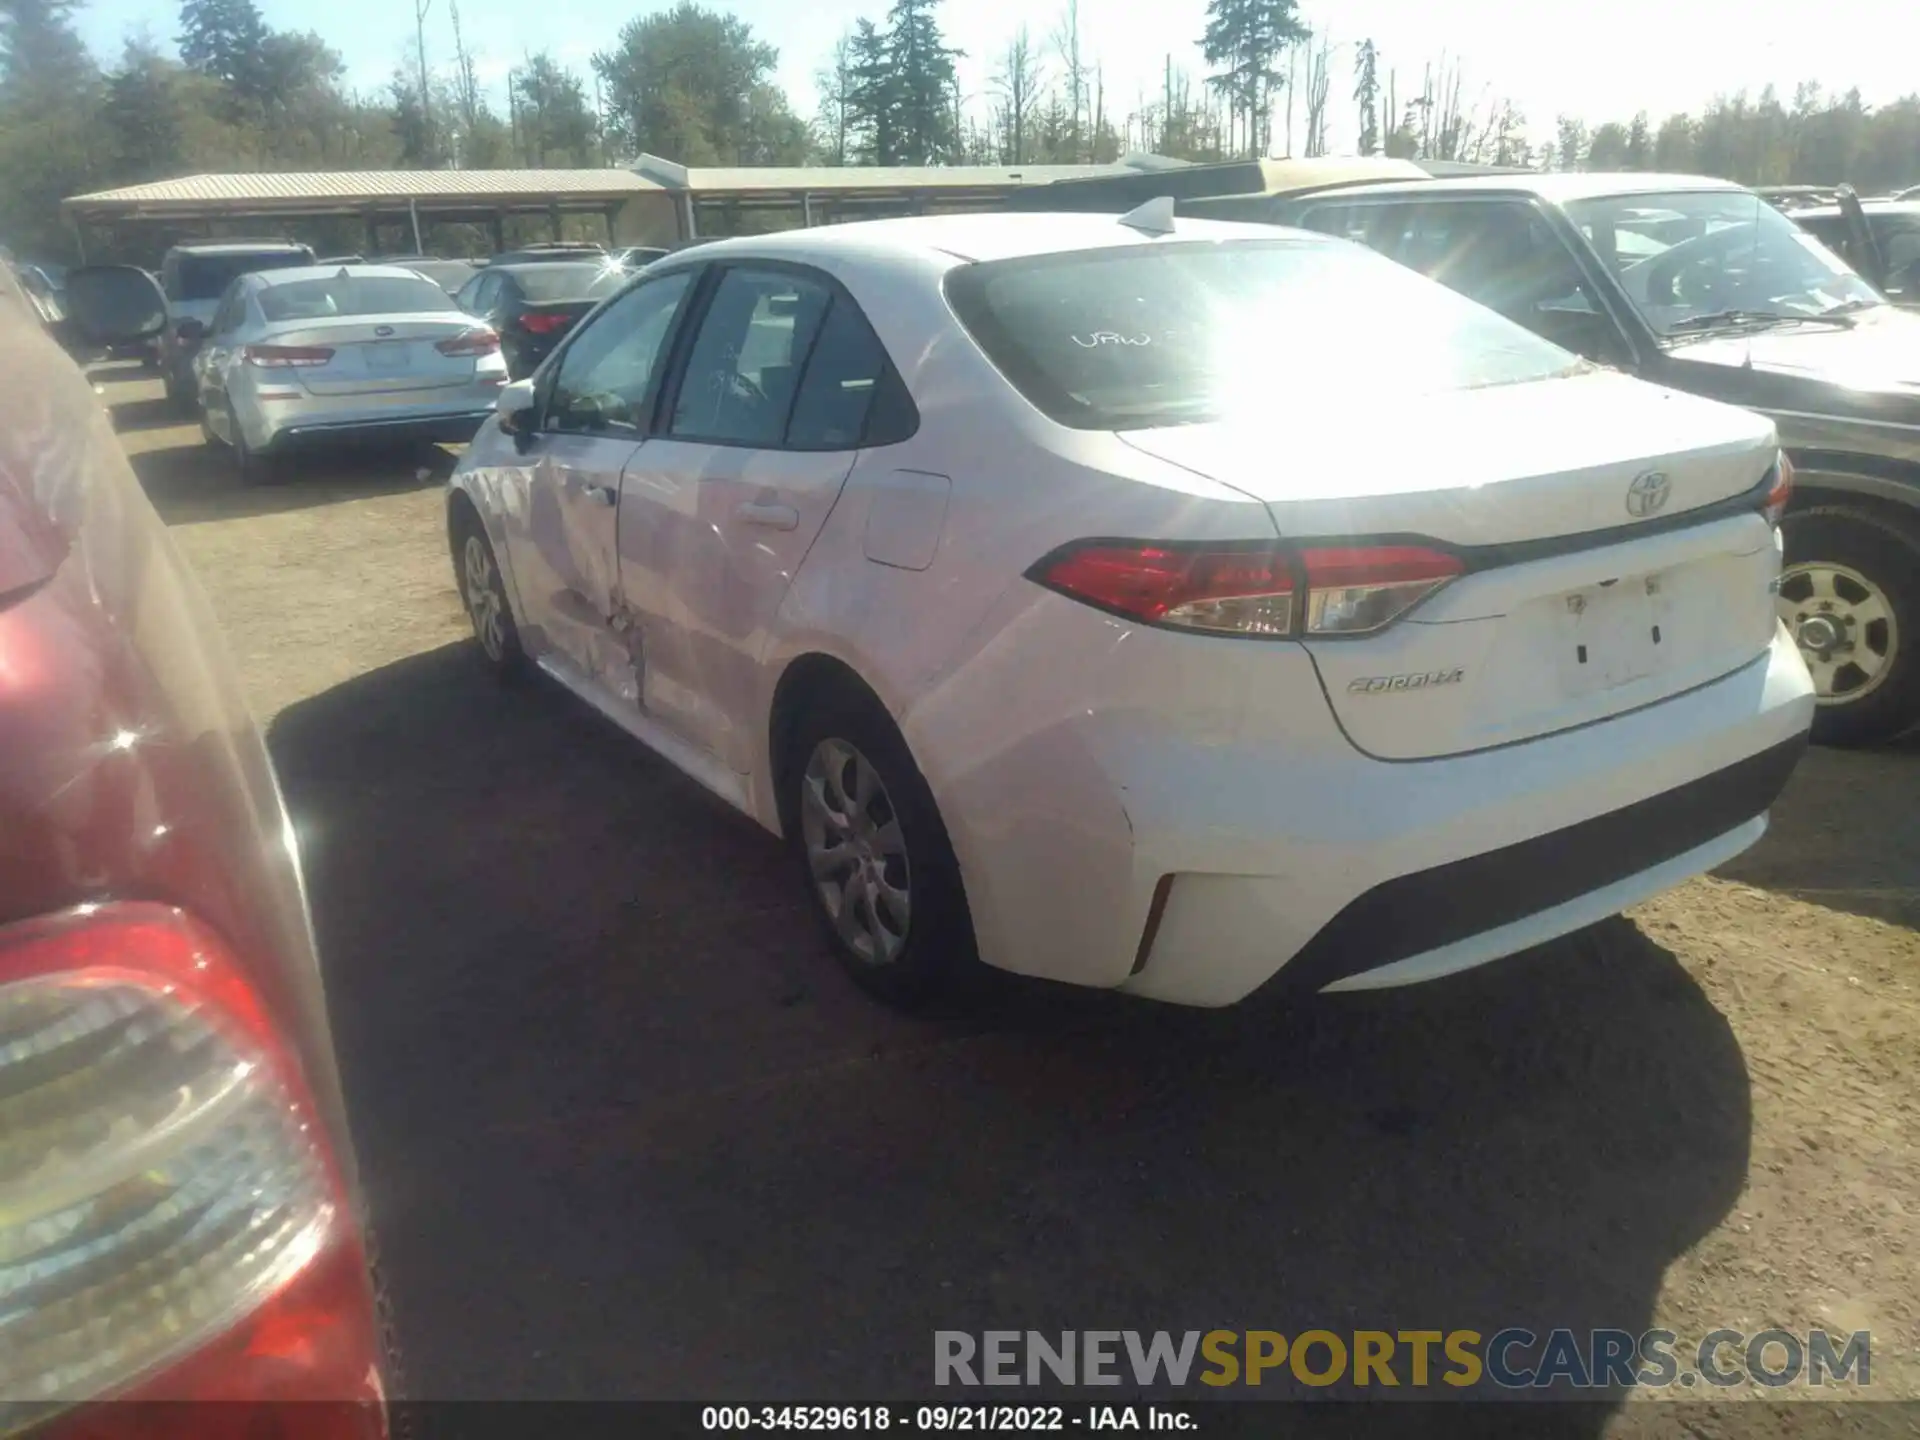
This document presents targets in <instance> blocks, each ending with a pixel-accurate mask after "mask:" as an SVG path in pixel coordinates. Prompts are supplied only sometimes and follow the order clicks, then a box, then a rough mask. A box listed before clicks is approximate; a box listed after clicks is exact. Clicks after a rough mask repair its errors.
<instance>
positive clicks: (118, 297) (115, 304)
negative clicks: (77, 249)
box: [66, 265, 193, 345]
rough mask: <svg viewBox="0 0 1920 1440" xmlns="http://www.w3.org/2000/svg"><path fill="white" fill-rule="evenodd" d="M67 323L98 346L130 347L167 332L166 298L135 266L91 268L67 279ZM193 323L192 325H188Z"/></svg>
mask: <svg viewBox="0 0 1920 1440" xmlns="http://www.w3.org/2000/svg"><path fill="white" fill-rule="evenodd" d="M66 309H67V315H66V318H67V320H68V321H69V322H70V323H71V325H72V328H73V329H74V330H75V331H76V332H77V333H78V334H79V335H80V336H81V337H82V338H84V339H86V340H88V341H91V342H92V343H93V344H95V345H130V344H133V343H135V342H136V341H140V340H151V339H152V338H153V337H154V336H155V335H158V334H159V333H160V332H161V331H162V330H164V329H166V328H167V298H166V296H165V295H163V294H162V293H161V291H160V286H159V284H158V282H156V281H155V280H154V278H153V276H151V275H149V274H148V273H147V272H146V271H144V270H142V269H140V268H139V267H138V266H135V265H88V266H85V267H83V268H81V269H79V270H75V271H73V272H71V273H70V274H69V275H68V276H67V295H66ZM189 323H193V322H189Z"/></svg>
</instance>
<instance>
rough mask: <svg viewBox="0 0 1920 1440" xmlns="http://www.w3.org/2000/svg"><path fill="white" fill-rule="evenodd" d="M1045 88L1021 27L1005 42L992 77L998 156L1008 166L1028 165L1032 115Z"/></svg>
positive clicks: (1042, 73)
mask: <svg viewBox="0 0 1920 1440" xmlns="http://www.w3.org/2000/svg"><path fill="white" fill-rule="evenodd" d="M1045 84H1046V74H1045V70H1044V68H1043V67H1042V66H1041V64H1040V56H1039V54H1038V53H1037V52H1036V51H1035V50H1034V47H1033V39H1032V37H1031V36H1030V35H1028V33H1027V27H1026V26H1024V25H1022V26H1021V27H1020V28H1019V29H1018V30H1016V31H1014V32H1013V38H1012V39H1011V40H1009V41H1008V42H1007V48H1006V52H1005V53H1004V54H1003V55H1002V56H1001V57H1000V68H999V70H998V71H996V72H995V73H994V77H993V88H994V90H995V92H996V94H997V95H998V97H999V103H998V104H997V105H995V107H994V118H995V122H996V124H997V126H998V128H999V131H1000V150H1001V155H1002V157H1003V160H1004V163H1006V164H1008V165H1024V164H1026V163H1027V142H1028V140H1029V138H1030V137H1029V131H1030V130H1031V128H1032V124H1033V111H1034V107H1035V106H1036V105H1037V104H1038V103H1039V101H1040V95H1041V91H1042V89H1043V87H1044V86H1045Z"/></svg>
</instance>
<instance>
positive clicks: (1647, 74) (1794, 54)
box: [82, 0, 1920, 150]
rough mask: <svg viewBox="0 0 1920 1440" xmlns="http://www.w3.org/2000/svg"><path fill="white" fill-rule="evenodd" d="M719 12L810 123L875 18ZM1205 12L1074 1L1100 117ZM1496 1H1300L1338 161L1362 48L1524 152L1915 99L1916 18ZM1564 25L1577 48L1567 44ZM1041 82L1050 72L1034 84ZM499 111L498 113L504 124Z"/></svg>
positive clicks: (323, 11) (382, 44)
mask: <svg viewBox="0 0 1920 1440" xmlns="http://www.w3.org/2000/svg"><path fill="white" fill-rule="evenodd" d="M260 3H261V7H262V9H263V11H264V12H265V14H266V17H267V20H268V23H269V24H272V25H274V26H276V27H282V28H290V29H317V30H319V31H320V33H321V34H322V35H323V36H324V37H325V38H326V39H327V41H328V42H329V43H330V44H332V45H333V46H334V47H335V48H337V49H338V50H339V51H340V53H341V54H342V55H343V56H344V57H345V59H346V62H347V66H348V71H349V77H350V79H351V81H352V82H353V83H354V84H355V85H356V86H359V87H361V88H365V89H373V88H377V87H381V86H384V84H385V82H386V79H387V77H388V76H389V75H390V74H391V73H392V71H393V68H394V66H395V65H396V64H397V63H399V62H400V61H401V60H402V59H403V58H404V57H405V56H406V54H407V46H408V43H409V40H410V38H411V35H412V31H413V6H412V4H411V3H410V0H326V3H325V4H323V5H316V4H313V3H311V0H260ZM1053 3H1054V0H1043V3H1042V4H1039V5H1036V4H1032V3H1021V0H953V3H949V4H947V5H946V6H945V7H944V14H943V16H942V21H943V24H944V25H945V27H946V31H947V34H948V37H949V39H950V42H951V43H953V44H955V45H957V46H959V47H960V48H961V49H963V50H965V51H966V52H967V58H966V60H965V61H963V62H962V67H961V79H962V83H963V85H964V86H965V88H966V89H967V90H968V92H969V93H972V94H977V95H979V96H980V97H981V102H982V105H983V106H984V103H985V100H986V97H987V95H988V92H989V81H990V77H991V75H992V73H993V71H994V69H995V68H996V63H997V57H998V55H999V54H1000V53H1001V52H1002V51H1003V50H1004V48H1005V46H1006V42H1007V39H1008V37H1009V36H1010V35H1011V34H1012V32H1013V31H1014V29H1015V27H1017V26H1018V25H1019V24H1021V23H1022V21H1025V22H1026V23H1027V24H1028V25H1029V27H1030V29H1031V31H1032V32H1033V34H1034V38H1035V39H1036V40H1037V41H1038V40H1042V39H1043V38H1044V37H1045V36H1046V35H1048V34H1049V33H1050V32H1051V31H1052V29H1053V26H1054V23H1055V22H1056V20H1057V19H1058V17H1059V14H1060V13H1061V11H1058V10H1050V9H1049V8H1047V7H1048V6H1049V5H1051V4H1053ZM446 5H447V0H433V8H432V11H431V12H430V14H429V17H428V34H427V45H428V52H429V59H430V60H431V61H432V62H434V63H436V64H439V63H444V62H446V61H447V60H448V59H449V58H450V57H451V54H452V48H453V42H452V34H451V31H450V30H449V28H448V23H447V10H446ZM664 8H666V5H665V4H664V3H653V4H648V3H639V4H636V5H634V6H633V7H632V8H631V9H628V8H625V7H623V6H620V5H617V4H615V5H609V4H606V3H604V0H596V3H590V0H539V3H537V4H529V3H527V0H465V3H464V4H463V5H462V8H461V22H462V26H463V28H464V30H465V31H466V34H467V37H468V42H469V44H470V45H471V46H472V47H473V49H474V50H475V51H476V53H477V54H478V57H479V62H480V66H481V69H482V72H483V75H484V76H485V77H486V78H487V80H488V81H489V83H490V84H491V85H492V87H493V88H494V89H495V90H496V92H497V93H498V94H499V95H500V96H501V97H502V98H504V93H505V92H504V76H505V74H506V71H507V70H508V69H509V68H510V67H511V66H512V65H514V64H516V63H518V62H519V61H520V59H521V58H522V57H524V56H525V55H527V54H529V53H531V52H533V51H536V50H541V49H547V50H551V51H552V52H553V53H554V54H555V55H557V56H558V57H560V58H561V59H563V60H565V61H566V62H567V63H569V64H572V65H574V66H575V67H576V68H578V69H580V70H581V71H582V72H585V71H586V69H587V61H588V58H589V57H590V56H591V55H592V53H593V52H594V50H595V49H597V48H601V47H603V46H605V45H607V44H608V43H609V42H610V41H611V39H612V37H613V36H614V34H615V33H616V32H617V31H618V29H619V27H620V25H621V24H622V23H624V21H625V20H626V19H628V18H629V17H630V16H632V15H637V14H646V13H648V12H649V11H651V10H654V9H664ZM722 8H729V9H731V10H733V11H734V12H735V13H736V14H738V15H740V16H741V17H742V18H744V19H745V20H747V21H748V22H749V23H750V24H752V25H753V27H754V29H755V30H756V31H757V32H758V33H759V34H760V35H761V36H762V37H763V38H765V39H766V40H768V41H769V42H771V43H772V44H773V45H775V46H777V47H778V48H779V50H780V80H781V81H782V83H783V84H784V85H785V86H786V87H787V89H788V91H789V93H790V94H791V95H792V96H793V99H794V103H795V106H796V108H797V109H799V110H800V111H801V112H802V113H803V114H811V113H812V112H813V110H814V108H815V107H814V86H813V76H814V73H815V71H816V70H817V69H818V68H819V66H820V64H821V63H822V61H823V60H824V58H825V56H826V54H827V52H828V50H829V49H830V48H831V47H832V45H833V42H834V40H835V38H836V37H837V36H839V35H840V34H842V33H843V32H844V31H845V30H846V29H847V28H848V27H850V26H851V25H852V24H853V22H854V21H855V20H856V19H858V18H859V17H860V16H861V15H863V14H864V15H871V16H874V17H876V18H877V17H879V16H880V15H881V14H882V13H883V12H884V10H885V8H886V7H885V0H808V3H805V4H793V3H791V0H738V3H735V4H732V5H730V6H723V7H722ZM1205 10H1206V5H1205V0H1153V3H1150V4H1141V3H1139V0H1081V5H1080V28H1081V35H1082V46H1083V50H1084V51H1085V53H1086V55H1087V58H1088V60H1089V62H1092V61H1098V62H1099V63H1100V64H1101V66H1102V68H1103V71H1104V75H1105V80H1106V89H1107V103H1108V108H1109V109H1110V110H1111V111H1113V112H1114V113H1115V114H1116V115H1122V114H1124V113H1125V112H1126V111H1128V110H1130V109H1133V108H1134V107H1135V105H1136V103H1137V101H1138V99H1139V97H1140V96H1141V95H1142V94H1151V93H1154V92H1157V91H1158V88H1159V85H1160V77H1161V73H1162V67H1163V65H1164V63H1165V59H1166V57H1167V56H1168V55H1172V56H1173V61H1174V64H1175V65H1176V66H1184V67H1185V68H1186V69H1188V70H1189V71H1190V72H1191V73H1192V74H1193V76H1194V77H1195V78H1196V80H1197V79H1198V78H1199V76H1200V75H1201V74H1202V73H1203V70H1204V66H1203V65H1202V63H1201V60H1200V56H1199V53H1198V51H1197V49H1196V48H1195V46H1194V41H1195V39H1196V38H1197V37H1198V36H1199V34H1200V32H1201V29H1202V27H1203V25H1204V23H1205V20H1204V17H1205ZM1555 10H1556V7H1553V6H1550V5H1537V4H1536V5H1527V6H1521V5H1514V4H1500V3H1494V0H1454V3H1452V4H1435V3H1433V0H1340V3H1339V4H1337V5H1334V4H1328V3H1326V0H1304V3H1303V5H1302V13H1303V14H1304V15H1305V16H1306V18H1307V19H1308V21H1309V22H1310V23H1313V24H1316V25H1319V24H1325V25H1327V26H1328V28H1329V30H1330V33H1331V36H1332V38H1333V41H1334V42H1335V44H1336V45H1337V46H1339V47H1340V55H1339V58H1337V59H1336V61H1335V65H1334V75H1333V95H1334V99H1333V103H1332V105H1331V107H1330V108H1331V110H1332V114H1333V117H1334V125H1333V131H1332V139H1333V142H1334V148H1335V149H1336V150H1339V149H1342V148H1351V142H1352V137H1353V128H1354V127H1353V121H1352V118H1351V117H1352V110H1353V106H1352V104H1351V102H1349V101H1347V100H1346V98H1345V97H1346V94H1347V92H1348V91H1349V90H1350V89H1351V88H1352V81H1351V71H1350V61H1351V54H1352V49H1353V46H1354V44H1355V43H1357V42H1358V41H1359V40H1361V39H1362V38H1365V37H1367V36H1372V37H1373V39H1374V40H1375V42H1376V43H1377V44H1378V45H1379V46H1380V48H1381V51H1382V54H1383V56H1384V58H1385V61H1386V63H1387V64H1389V65H1393V66H1396V67H1397V68H1398V69H1399V71H1400V74H1401V91H1402V93H1403V94H1404V93H1406V92H1407V91H1409V90H1417V89H1418V88H1419V81H1418V75H1419V72H1420V70H1421V67H1422V66H1423V64H1424V63H1425V62H1427V61H1428V60H1438V59H1439V58H1440V57H1441V56H1442V55H1445V56H1447V57H1448V58H1449V59H1451V60H1455V61H1457V62H1458V63H1459V64H1460V65H1461V66H1462V67H1463V73H1464V76H1465V80H1466V84H1465V87H1464V90H1465V93H1466V94H1467V95H1468V96H1469V97H1483V98H1492V97H1496V96H1505V97H1510V98H1511V99H1512V100H1513V101H1514V102H1515V103H1516V104H1517V105H1518V106H1519V107H1520V109H1521V110H1522V112H1523V113H1525V115H1526V116H1527V119H1528V121H1529V128H1530V129H1531V130H1533V131H1534V132H1535V134H1536V136H1537V138H1541V139H1545V138H1547V137H1549V136H1550V135H1551V133H1552V129H1553V121H1554V117H1555V116H1556V115H1558V114H1562V113H1567V114H1575V115H1580V116H1583V117H1584V118H1587V119H1589V120H1590V121H1591V120H1598V119H1603V118H1621V119H1625V118H1629V117H1630V116H1631V114H1632V112H1633V111H1634V110H1636V109H1641V108H1644V109H1646V110H1648V111H1649V112H1650V113H1651V114H1652V115H1653V116H1654V117H1655V118H1656V120H1657V119H1658V118H1659V117H1660V116H1661V115H1664V114H1666V113H1667V112H1669V111H1672V110H1676V109H1690V108H1697V107H1698V106H1699V105H1701V104H1702V103H1704V102H1705V101H1706V100H1707V99H1709V98H1710V97H1712V96H1713V95H1714V94H1716V93H1718V92H1723V91H1733V90H1737V89H1741V88H1743V87H1744V88H1747V89H1750V90H1752V91H1754V92H1756V93H1757V92H1758V91H1759V89H1760V87H1761V86H1762V85H1765V84H1767V83H1768V82H1772V83H1773V84H1775V85H1777V86H1779V87H1780V89H1781V91H1782V94H1783V96H1790V94H1791V91H1792V87H1793V85H1794V84H1795V83H1796V82H1798V81H1799V80H1802V79H1812V80H1817V81H1819V82H1820V83H1822V84H1823V85H1826V86H1828V87H1830V88H1835V89H1842V90H1844V89H1845V88H1846V87H1848V86H1850V85H1858V86H1859V87H1860V89H1861V91H1862V93H1863V94H1864V95H1865V96H1866V98H1867V100H1868V102H1869V103H1876V102H1881V101H1886V100H1890V99H1893V98H1894V97H1896V96H1897V95H1899V94H1900V93H1902V92H1903V91H1905V90H1912V89H1920V72H1916V71H1915V69H1914V68H1913V58H1912V57H1913V54H1914V44H1915V41H1916V40H1920V10H1915V9H1913V8H1912V6H1911V0H1821V3H1820V4H1818V5H1817V6H1805V7H1802V6H1795V7H1793V8H1791V9H1789V8H1787V7H1786V6H1784V5H1782V6H1778V7H1767V6H1764V5H1762V6H1746V5H1735V4H1734V3H1733V0H1607V3H1604V4H1599V5H1594V6H1591V7H1582V8H1581V9H1580V10H1578V11H1574V10H1567V11H1562V12H1559V13H1555ZM1576 15H1578V16H1579V18H1580V20H1581V21H1582V23H1583V25H1584V27H1585V28H1586V29H1587V31H1588V32H1589V33H1585V34H1580V35H1576V34H1575V33H1574V28H1573V22H1574V19H1575V16H1576ZM142 25H144V26H146V27H147V28H148V29H150V30H151V31H152V33H153V34H154V35H155V36H156V37H157V38H160V39H162V40H170V39H171V38H172V36H173V34H174V32H175V30H176V29H177V10H176V8H175V7H174V6H173V5H171V4H168V5H157V4H154V3H152V0H92V3H91V5H90V6H89V7H88V8H87V9H86V10H84V11H83V12H82V28H83V31H84V33H85V34H86V36H87V38H88V40H89V41H90V42H91V43H92V44H93V45H94V46H95V48H96V49H97V50H99V51H100V52H101V53H102V55H103V56H111V55H112V54H114V53H115V52H117V50H118V48H119V40H120V36H121V35H122V34H123V33H125V32H126V31H127V30H129V29H132V28H137V27H139V26H142ZM1050 68H1051V69H1052V70H1053V71H1054V72H1055V73H1056V74H1057V73H1058V70H1059V65H1058V63H1057V62H1054V63H1053V64H1052V65H1051V67H1050ZM501 108H504V106H502V107H501Z"/></svg>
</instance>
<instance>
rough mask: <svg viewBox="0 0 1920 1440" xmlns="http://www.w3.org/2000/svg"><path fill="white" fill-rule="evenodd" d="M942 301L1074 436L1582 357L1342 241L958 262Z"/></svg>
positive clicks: (1259, 414)
mask: <svg viewBox="0 0 1920 1440" xmlns="http://www.w3.org/2000/svg"><path fill="white" fill-rule="evenodd" d="M946 290H947V300H948V303H949V304H950V305H952V307H953V309H954V312H955V313H956V314H957V315H958V316H959V317H960V321H961V323H962V324H964V325H965V326H966V327H967V330H968V331H969V332H970V333H971V334H972V335H973V337H974V339H975V340H976V341H978V342H979V345H980V348H981V349H982V350H984V351H986V353H987V356H988V358H989V359H991V360H992V361H993V363H994V364H995V366H997V367H998V368H999V370H1000V372H1001V373H1002V374H1003V375H1005V376H1006V377H1007V379H1008V380H1009V381H1011V382H1012V383H1013V385H1014V386H1015V387H1016V388H1017V389H1018V390H1019V391H1020V392H1021V394H1023V395H1025V396H1026V397H1027V399H1028V400H1030V401H1032V402H1033V404H1034V405H1035V406H1037V407H1038V408H1039V409H1040V410H1041V411H1042V412H1043V413H1045V414H1046V415H1047V416H1049V417H1050V418H1052V419H1053V420H1055V421H1058V422H1059V423H1060V424H1062V425H1070V426H1073V427H1075V428H1076V429H1082V430H1125V429H1133V428H1139V427H1144V426H1152V425H1177V424H1184V423H1191V422H1197V421H1209V420H1229V419H1234V418H1236V417H1247V418H1268V417H1273V416H1275V415H1281V414H1284V413H1285V411H1286V409H1287V407H1289V406H1290V405H1293V404H1294V403H1296V402H1303V403H1305V404H1310V405H1314V406H1317V407H1322V408H1324V407H1325V406H1326V405H1329V404H1340V405H1347V406H1350V407H1352V408H1353V409H1354V411H1355V413H1356V414H1360V413H1363V412H1362V407H1365V409H1366V411H1367V412H1371V413H1374V414H1376V415H1377V414H1378V413H1379V407H1380V405H1381V403H1382V402H1388V403H1390V402H1391V401H1392V400H1394V399H1395V398H1396V397H1403V396H1410V395H1415V394H1420V393H1426V392H1432V391H1441V390H1465V389H1472V388H1477V387H1480V386H1485V385H1506V384H1513V383H1515V382H1518V381H1523V380H1538V379H1544V378H1546V377H1548V376H1551V375H1562V374H1569V373H1572V372H1574V371H1577V370H1579V369H1582V368H1584V362H1582V361H1580V360H1579V359H1577V358H1576V357H1575V356H1573V355H1571V354H1569V353H1568V352H1567V351H1565V350H1562V349H1560V348H1559V347H1558V346H1557V345H1553V344H1550V343H1549V342H1547V341H1545V340H1542V339H1540V338H1539V337H1538V336H1536V335H1534V334H1533V333H1532V332H1530V331H1528V330H1524V329H1522V328H1521V327H1520V326H1518V325H1516V324H1514V323H1512V322H1511V321H1509V320H1506V319H1504V318H1502V317H1501V316H1499V315H1496V314H1494V313H1493V312H1492V311H1491V310H1487V309H1483V308H1482V307H1481V306H1479V305H1476V304H1474V303H1473V302H1472V301H1470V300H1467V299H1465V298H1463V297H1461V296H1459V295H1456V294H1455V293H1454V292H1453V291H1451V290H1448V289H1446V288H1445V287H1444V286H1441V285H1437V284H1435V283H1434V282H1433V281H1431V280H1428V279H1426V278H1424V277H1423V276H1420V275H1416V274H1415V273H1414V272H1413V271H1411V270H1408V269H1406V268H1405V267H1403V266H1400V265H1396V264H1394V263H1393V262H1392V261H1391V260H1387V259H1384V258H1382V257H1381V256H1378V255H1375V254H1373V253H1371V252H1370V251H1367V250H1365V249H1362V248H1361V247H1360V246H1357V245H1348V244H1344V243H1339V242H1319V241H1311V240H1250V241H1229V242H1226V243H1203V242H1198V241H1194V242H1168V243H1164V244H1156V245H1154V246H1152V247H1148V246H1144V245H1142V246H1134V245H1129V246H1125V247H1122V248H1115V249H1110V250H1086V251H1074V252H1070V253H1067V254H1063V255H1043V256H1029V257H1023V258H1020V259H1017V260H995V261H988V262H985V263H982V264H977V265H969V266H964V267H962V268H960V269H956V270H954V271H952V272H950V273H949V274H948V276H947V280H946Z"/></svg>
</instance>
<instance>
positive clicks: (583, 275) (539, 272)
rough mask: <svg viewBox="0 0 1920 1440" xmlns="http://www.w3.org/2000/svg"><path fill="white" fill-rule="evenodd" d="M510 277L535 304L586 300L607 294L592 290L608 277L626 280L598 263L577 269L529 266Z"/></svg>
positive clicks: (591, 262) (555, 266) (512, 273)
mask: <svg viewBox="0 0 1920 1440" xmlns="http://www.w3.org/2000/svg"><path fill="white" fill-rule="evenodd" d="M509 273H510V274H511V275H512V276H513V278H514V279H515V280H516V281H518V282H519V285H520V289H521V292H522V293H523V294H525V295H526V297H527V299H529V300H531V301H533V302H534V303H535V304H542V303H544V302H546V301H548V300H585V299H588V298H589V297H590V296H591V295H593V294H596V293H598V294H605V293H606V292H605V291H599V292H595V291H594V288H593V287H594V286H595V285H596V284H597V283H599V282H600V281H601V280H603V279H604V278H605V277H606V276H607V275H608V274H610V273H611V274H614V275H620V276H621V277H622V278H623V279H624V278H625V275H624V272H622V271H621V270H619V269H617V268H610V267H608V266H606V265H603V264H601V263H600V262H599V261H597V260H590V261H587V262H585V263H584V264H579V265H528V266H526V267H525V268H520V267H515V268H514V269H513V270H512V271H510V272H509Z"/></svg>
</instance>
